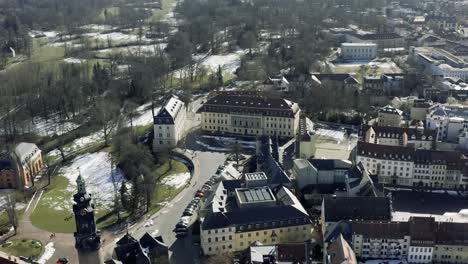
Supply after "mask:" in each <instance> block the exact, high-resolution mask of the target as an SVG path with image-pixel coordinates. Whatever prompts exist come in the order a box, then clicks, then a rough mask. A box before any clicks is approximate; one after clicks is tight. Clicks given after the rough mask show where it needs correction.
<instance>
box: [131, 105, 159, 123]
mask: <svg viewBox="0 0 468 264" xmlns="http://www.w3.org/2000/svg"><path fill="white" fill-rule="evenodd" d="M159 109H161V108H160V107H157V108H155V109H154V114H157V113H158V112H159ZM135 110H136V114H137V117H135V118H134V119H133V125H134V126H146V125H148V124H152V123H153V112H152V111H151V102H149V103H146V104H143V105H140V106H139V107H138V108H137V109H135ZM127 126H130V121H127Z"/></svg>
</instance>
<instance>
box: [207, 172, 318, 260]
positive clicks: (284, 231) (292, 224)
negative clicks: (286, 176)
mask: <svg viewBox="0 0 468 264" xmlns="http://www.w3.org/2000/svg"><path fill="white" fill-rule="evenodd" d="M253 185H254V186H255V187H254V186H252V184H251V183H250V182H249V179H248V178H247V179H246V181H245V182H242V181H241V180H231V181H221V182H220V183H218V184H217V185H215V186H213V188H212V189H213V193H212V194H211V195H210V196H208V197H207V200H206V201H205V205H204V208H203V209H202V211H201V213H200V224H201V226H200V239H201V248H202V250H203V252H204V254H206V255H219V254H222V253H223V252H235V251H242V250H245V249H247V248H248V247H249V246H251V245H252V243H254V242H255V241H259V242H260V243H262V244H263V245H275V244H286V243H302V242H304V241H306V240H309V239H310V238H311V229H312V221H311V219H310V218H309V215H308V214H307V212H306V210H305V209H304V207H302V205H301V203H300V202H299V200H298V199H297V198H296V196H294V194H293V193H292V192H291V191H290V190H289V189H287V188H286V187H284V186H278V187H277V188H274V189H271V188H269V187H267V186H256V184H253ZM248 186H250V187H248Z"/></svg>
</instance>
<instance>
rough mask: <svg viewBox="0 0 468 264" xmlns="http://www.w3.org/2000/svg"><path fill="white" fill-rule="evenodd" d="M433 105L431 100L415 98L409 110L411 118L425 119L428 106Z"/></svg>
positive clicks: (428, 109)
mask: <svg viewBox="0 0 468 264" xmlns="http://www.w3.org/2000/svg"><path fill="white" fill-rule="evenodd" d="M432 105H433V103H432V101H431V100H426V99H416V100H414V102H413V105H412V106H411V110H410V119H411V120H426V116H427V114H429V111H430V108H431V106H432Z"/></svg>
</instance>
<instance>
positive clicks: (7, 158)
mask: <svg viewBox="0 0 468 264" xmlns="http://www.w3.org/2000/svg"><path fill="white" fill-rule="evenodd" d="M43 167H44V162H43V160H42V152H41V150H40V149H39V148H38V147H37V146H36V145H35V144H32V143H25V142H22V143H19V144H18V145H16V147H15V148H14V149H13V151H11V152H9V153H4V154H3V155H2V156H1V157H0V188H19V189H22V188H29V187H31V186H33V185H34V177H35V176H36V175H37V174H38V173H39V172H40V171H41V170H42V168H43Z"/></svg>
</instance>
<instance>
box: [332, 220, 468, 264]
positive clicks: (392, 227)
mask: <svg viewBox="0 0 468 264" xmlns="http://www.w3.org/2000/svg"><path fill="white" fill-rule="evenodd" d="M326 233H327V234H329V236H328V237H327V238H326V241H325V242H326V243H330V242H331V241H333V239H336V238H338V237H340V236H342V237H343V238H344V239H345V240H346V241H347V242H348V243H349V244H350V246H351V248H352V249H353V251H354V253H355V255H356V257H357V258H360V259H361V260H372V259H380V260H382V262H385V261H386V260H401V261H402V262H408V263H468V251H467V249H468V224H467V223H452V222H436V221H435V220H434V218H432V217H411V218H410V219H409V221H408V222H390V221H355V220H353V221H342V222H340V223H339V224H338V225H334V226H330V228H329V229H328V230H326Z"/></svg>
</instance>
